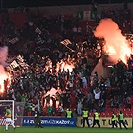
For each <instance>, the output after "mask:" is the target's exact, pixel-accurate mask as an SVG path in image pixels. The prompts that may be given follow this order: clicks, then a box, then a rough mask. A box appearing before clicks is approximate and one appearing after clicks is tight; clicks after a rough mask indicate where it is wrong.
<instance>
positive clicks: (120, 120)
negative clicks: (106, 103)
mask: <svg viewBox="0 0 133 133" xmlns="http://www.w3.org/2000/svg"><path fill="white" fill-rule="evenodd" d="M118 120H119V124H120V129H122V127H121V124H123V126H124V127H125V128H126V129H127V127H126V125H125V123H124V114H123V113H122V111H120V113H119V116H118Z"/></svg>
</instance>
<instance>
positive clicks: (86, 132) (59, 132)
mask: <svg viewBox="0 0 133 133" xmlns="http://www.w3.org/2000/svg"><path fill="white" fill-rule="evenodd" d="M5 132H7V133H133V129H131V128H130V129H127V130H126V129H124V128H123V129H119V128H117V129H111V128H100V129H99V128H78V127H74V128H72V127H43V128H34V127H18V128H16V130H15V131H14V129H13V128H12V127H9V130H8V131H5V127H0V133H5Z"/></svg>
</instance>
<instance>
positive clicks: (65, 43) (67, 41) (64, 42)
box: [60, 39, 72, 45]
mask: <svg viewBox="0 0 133 133" xmlns="http://www.w3.org/2000/svg"><path fill="white" fill-rule="evenodd" d="M60 43H61V44H64V45H68V44H72V42H71V41H70V40H69V39H65V40H63V41H61V42H60Z"/></svg>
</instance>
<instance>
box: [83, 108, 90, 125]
mask: <svg viewBox="0 0 133 133" xmlns="http://www.w3.org/2000/svg"><path fill="white" fill-rule="evenodd" d="M82 116H83V127H85V121H86V123H87V125H88V127H90V124H89V122H88V110H87V109H84V110H83V112H82Z"/></svg>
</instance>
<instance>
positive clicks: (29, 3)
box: [0, 0, 133, 8]
mask: <svg viewBox="0 0 133 133" xmlns="http://www.w3.org/2000/svg"><path fill="white" fill-rule="evenodd" d="M0 1H2V2H1V3H2V7H3V8H11V7H18V6H25V7H41V6H61V5H84V4H91V3H92V1H94V0H0ZM95 1H96V2H97V3H99V4H105V3H109V1H110V3H124V2H125V1H128V2H130V3H131V2H132V3H133V0H95ZM1 3H0V4H1Z"/></svg>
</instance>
